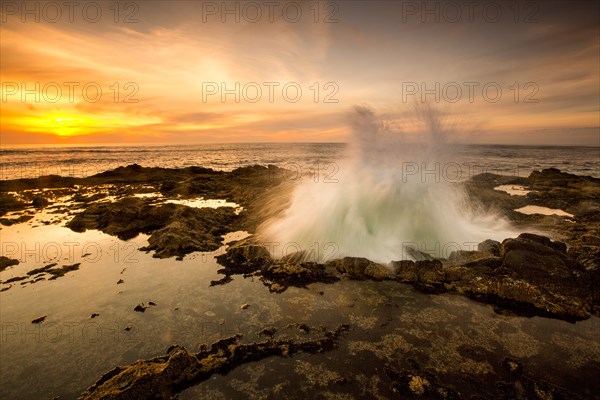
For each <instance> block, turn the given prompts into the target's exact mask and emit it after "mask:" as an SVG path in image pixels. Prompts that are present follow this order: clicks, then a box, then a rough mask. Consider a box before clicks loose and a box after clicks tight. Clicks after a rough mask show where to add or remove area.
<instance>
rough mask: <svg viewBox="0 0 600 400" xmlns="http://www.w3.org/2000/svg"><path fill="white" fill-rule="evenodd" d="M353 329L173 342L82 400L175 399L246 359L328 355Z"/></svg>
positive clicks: (118, 371) (107, 377)
mask: <svg viewBox="0 0 600 400" xmlns="http://www.w3.org/2000/svg"><path fill="white" fill-rule="evenodd" d="M347 330H348V326H347V325H341V326H339V327H338V328H337V329H336V330H334V331H327V332H325V333H324V334H323V335H322V336H321V337H320V338H317V339H313V340H306V341H294V340H273V339H270V340H268V341H265V342H258V343H250V344H242V343H240V342H241V340H240V339H241V336H240V335H236V336H233V337H231V338H228V339H222V340H219V341H218V342H216V343H213V344H212V345H211V346H210V347H209V346H203V348H202V350H201V351H200V352H198V353H195V354H194V353H190V352H189V351H187V350H186V349H185V348H184V347H181V346H179V345H173V346H171V347H169V349H168V350H167V355H166V356H162V357H155V358H152V359H149V360H140V361H136V362H135V363H133V364H131V365H129V366H125V367H116V368H114V369H112V370H111V371H109V372H107V373H106V374H104V375H103V376H102V377H101V378H100V379H99V380H98V381H97V382H96V383H94V384H93V385H92V386H90V388H88V390H87V391H86V392H85V393H83V395H82V396H81V397H80V400H100V399H102V400H109V399H110V400H119V399H124V400H125V399H127V400H130V399H171V398H173V396H174V395H175V394H176V393H178V392H180V391H182V390H183V389H185V388H186V387H189V386H191V385H194V384H198V383H200V382H202V381H204V380H206V379H208V378H209V377H210V376H211V375H213V374H216V373H218V374H223V375H224V374H226V373H227V372H229V371H231V370H232V369H234V368H236V367H237V366H239V365H242V364H244V363H248V362H252V361H258V360H261V359H264V358H267V357H271V356H282V357H290V356H292V355H294V354H296V353H301V352H304V353H322V352H325V351H329V350H332V349H334V348H335V347H336V346H337V341H338V339H339V337H340V336H341V334H342V333H343V332H345V331H347Z"/></svg>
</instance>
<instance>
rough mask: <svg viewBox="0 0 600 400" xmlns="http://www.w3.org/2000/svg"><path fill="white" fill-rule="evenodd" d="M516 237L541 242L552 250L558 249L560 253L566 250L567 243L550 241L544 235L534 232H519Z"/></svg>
mask: <svg viewBox="0 0 600 400" xmlns="http://www.w3.org/2000/svg"><path fill="white" fill-rule="evenodd" d="M517 239H524V240H529V241H532V242H537V243H540V244H543V245H544V246H546V247H551V248H553V249H554V250H557V251H560V252H562V253H566V251H567V245H566V244H565V243H562V242H556V241H552V240H550V238H548V237H546V236H541V235H536V234H535V233H521V234H520V235H519V236H518V237H517Z"/></svg>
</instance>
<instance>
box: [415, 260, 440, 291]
mask: <svg viewBox="0 0 600 400" xmlns="http://www.w3.org/2000/svg"><path fill="white" fill-rule="evenodd" d="M415 269H416V272H417V280H416V282H415V284H414V285H415V287H416V288H417V289H419V290H421V291H423V292H426V293H443V292H445V291H446V288H445V286H444V282H445V278H446V274H445V272H444V270H443V266H442V263H441V261H439V260H432V261H430V260H424V261H417V262H415Z"/></svg>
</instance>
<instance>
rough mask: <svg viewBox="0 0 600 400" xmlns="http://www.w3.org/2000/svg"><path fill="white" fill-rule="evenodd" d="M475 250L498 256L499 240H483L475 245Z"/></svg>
mask: <svg viewBox="0 0 600 400" xmlns="http://www.w3.org/2000/svg"><path fill="white" fill-rule="evenodd" d="M477 251H479V252H481V253H484V254H489V255H492V256H496V257H500V242H498V241H496V240H492V239H487V240H484V241H483V242H481V243H479V244H478V245H477Z"/></svg>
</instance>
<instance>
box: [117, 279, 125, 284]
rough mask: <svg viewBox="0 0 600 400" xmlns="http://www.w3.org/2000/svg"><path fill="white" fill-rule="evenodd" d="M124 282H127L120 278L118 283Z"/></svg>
mask: <svg viewBox="0 0 600 400" xmlns="http://www.w3.org/2000/svg"><path fill="white" fill-rule="evenodd" d="M122 283H125V281H124V280H123V279H119V280H118V281H117V285H120V284H122Z"/></svg>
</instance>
